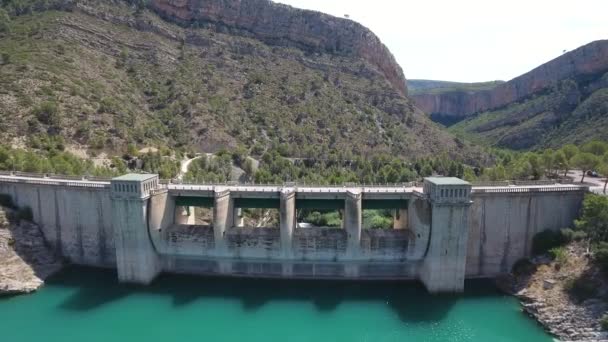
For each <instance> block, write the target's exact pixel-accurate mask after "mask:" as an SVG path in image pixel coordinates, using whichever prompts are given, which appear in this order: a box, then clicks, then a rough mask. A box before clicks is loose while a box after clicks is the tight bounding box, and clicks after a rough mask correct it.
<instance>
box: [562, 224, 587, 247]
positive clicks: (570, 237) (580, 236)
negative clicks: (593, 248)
mask: <svg viewBox="0 0 608 342" xmlns="http://www.w3.org/2000/svg"><path fill="white" fill-rule="evenodd" d="M561 234H562V239H563V241H564V243H570V242H572V241H582V240H584V239H586V238H587V233H585V232H584V231H582V230H573V229H570V228H564V229H562V230H561Z"/></svg>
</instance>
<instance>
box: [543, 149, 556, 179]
mask: <svg viewBox="0 0 608 342" xmlns="http://www.w3.org/2000/svg"><path fill="white" fill-rule="evenodd" d="M541 159H542V162H543V166H544V167H545V173H549V174H553V168H554V167H555V153H554V152H553V150H551V149H548V150H545V151H544V152H543V154H542V155H541Z"/></svg>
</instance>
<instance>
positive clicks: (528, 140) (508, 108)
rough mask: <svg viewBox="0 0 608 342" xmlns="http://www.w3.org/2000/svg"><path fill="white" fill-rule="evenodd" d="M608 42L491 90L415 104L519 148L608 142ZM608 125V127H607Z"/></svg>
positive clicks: (429, 94)
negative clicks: (607, 105) (606, 90)
mask: <svg viewBox="0 0 608 342" xmlns="http://www.w3.org/2000/svg"><path fill="white" fill-rule="evenodd" d="M607 71H608V40H602V41H596V42H592V43H590V44H587V45H585V46H582V47H580V48H578V49H576V50H573V51H571V52H568V53H566V54H564V55H562V56H560V57H558V58H556V59H554V60H552V61H550V62H548V63H546V64H543V65H542V66H540V67H538V68H536V69H534V70H532V71H530V72H528V73H526V74H524V75H522V76H519V77H517V78H515V79H513V80H511V81H509V82H506V83H503V84H499V85H497V86H496V87H494V88H492V89H487V90H479V91H470V90H455V91H447V92H445V91H440V92H437V91H435V92H433V91H422V92H420V93H417V94H415V95H414V96H413V98H414V100H415V102H416V105H417V106H418V107H419V108H421V109H422V110H424V111H425V112H427V113H429V114H431V115H432V117H433V118H435V119H436V120H437V121H441V122H443V123H447V124H451V123H455V122H458V121H460V120H463V119H467V120H466V121H465V122H462V123H460V124H458V125H457V126H455V127H453V128H452V130H453V131H454V132H459V133H461V134H467V135H469V136H472V137H473V138H477V139H478V140H479V141H482V142H485V143H489V144H493V145H498V146H501V147H509V148H516V149H525V148H534V147H539V146H557V145H560V144H562V143H563V142H565V141H569V142H582V141H586V140H589V139H592V138H604V139H605V138H606V134H607V133H606V130H605V129H604V130H602V129H601V127H600V126H599V124H600V123H604V122H605V120H606V118H605V116H606V111H605V109H604V108H605V103H604V102H603V101H604V100H603V99H604V96H602V92H601V90H602V89H603V88H606V87H607V85H606V76H605V75H604V74H605V73H606V72H607ZM604 127H606V126H604Z"/></svg>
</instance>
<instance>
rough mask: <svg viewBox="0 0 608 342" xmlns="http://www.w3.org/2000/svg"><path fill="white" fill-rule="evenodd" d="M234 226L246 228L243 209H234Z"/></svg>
mask: <svg viewBox="0 0 608 342" xmlns="http://www.w3.org/2000/svg"><path fill="white" fill-rule="evenodd" d="M233 216H234V226H235V227H239V228H242V227H245V218H244V217H243V208H234V214H233Z"/></svg>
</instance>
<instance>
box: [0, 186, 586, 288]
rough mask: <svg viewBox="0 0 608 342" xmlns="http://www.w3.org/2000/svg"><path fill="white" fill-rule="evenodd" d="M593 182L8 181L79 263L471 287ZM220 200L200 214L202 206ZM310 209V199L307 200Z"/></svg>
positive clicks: (516, 254)
mask: <svg viewBox="0 0 608 342" xmlns="http://www.w3.org/2000/svg"><path fill="white" fill-rule="evenodd" d="M587 192H588V188H586V187H582V186H576V185H573V184H534V185H506V184H498V185H495V186H475V187H472V186H471V185H470V184H468V183H466V182H464V181H461V180H458V179H454V178H441V177H434V178H428V179H426V180H425V183H424V187H419V186H418V184H414V183H410V184H403V185H398V186H393V187H361V188H355V187H317V188H315V187H277V186H240V185H234V186H226V185H223V186H214V185H185V184H184V185H182V184H160V183H159V181H158V177H157V176H156V175H125V176H122V177H118V178H115V179H113V180H111V181H109V180H83V179H76V178H74V179H56V178H53V177H47V176H44V177H43V176H42V175H24V174H10V175H6V174H5V175H2V174H0V193H2V194H8V195H10V197H11V198H12V199H13V201H14V203H15V204H16V205H17V206H19V207H29V208H31V210H32V214H33V220H34V221H35V222H37V223H38V224H39V225H40V227H41V229H42V231H43V233H44V236H45V238H46V240H47V241H48V243H49V244H50V245H52V246H54V247H55V249H56V250H57V251H58V252H60V253H61V254H62V255H63V256H64V257H65V258H66V259H68V260H69V261H70V262H72V263H74V264H79V265H87V266H95V267H115V268H117V269H118V275H119V279H120V281H122V282H131V283H140V284H147V283H149V282H151V281H153V279H154V278H155V277H156V276H157V275H158V274H159V273H160V272H172V273H191V274H206V275H226V276H239V277H285V278H309V279H385V280H386V279H419V280H421V281H422V282H423V283H424V284H425V285H426V286H427V288H428V289H429V290H430V291H431V292H460V291H462V289H463V287H464V279H465V278H478V277H495V276H497V275H500V274H504V273H506V272H509V271H510V270H511V267H512V265H513V264H514V263H515V262H516V261H517V260H519V259H521V258H523V257H527V256H529V255H530V252H531V245H532V238H533V236H534V235H535V234H536V233H538V232H540V231H543V230H546V229H553V230H557V229H561V228H565V227H570V226H571V225H572V222H573V220H574V219H575V218H576V217H577V216H578V213H579V211H580V208H581V204H582V201H583V199H584V196H585V194H586V193H587ZM248 205H249V206H253V207H254V208H264V207H268V208H275V209H278V210H279V218H280V219H279V223H278V224H277V226H276V227H243V226H242V225H243V220H242V217H238V216H239V215H240V214H239V212H240V210H242V208H237V207H243V208H247V206H248ZM196 206H203V207H206V208H209V210H211V211H212V212H213V222H212V224H209V225H198V224H196V220H195V217H194V212H195V211H194V207H196ZM303 208H333V209H334V210H338V211H339V213H340V215H341V216H343V221H342V222H343V226H342V227H333V228H329V227H305V226H300V224H299V223H298V222H297V216H298V215H297V213H298V210H301V209H303ZM370 208H372V209H379V208H385V209H388V208H390V210H393V213H394V225H393V227H394V228H393V229H363V227H362V217H363V210H365V209H370ZM307 210H310V209H307Z"/></svg>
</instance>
